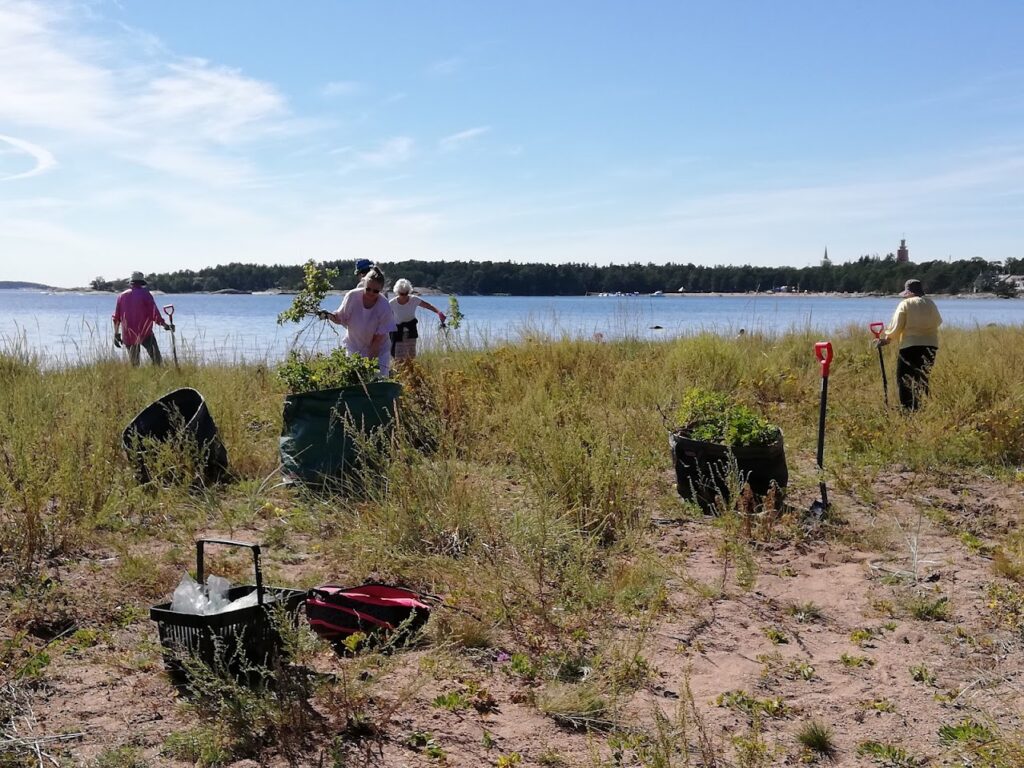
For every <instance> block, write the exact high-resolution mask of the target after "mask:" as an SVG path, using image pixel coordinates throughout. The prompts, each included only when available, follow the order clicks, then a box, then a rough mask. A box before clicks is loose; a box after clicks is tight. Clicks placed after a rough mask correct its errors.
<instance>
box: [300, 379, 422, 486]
mask: <svg viewBox="0 0 1024 768" xmlns="http://www.w3.org/2000/svg"><path fill="white" fill-rule="evenodd" d="M401 393H402V385H401V384H398V383H397V382H393V381H375V382H371V383H369V384H365V385H363V384H358V385H356V386H352V387H342V388H340V389H324V390H321V391H319V392H305V393H303V394H301V395H288V396H287V397H285V399H284V424H283V426H282V428H281V440H280V450H281V464H282V466H283V469H284V473H285V475H288V476H290V477H293V478H295V479H298V480H302V481H304V482H307V483H330V482H332V481H333V482H337V481H342V482H343V483H346V482H353V481H356V480H357V479H358V478H357V477H356V475H357V474H358V471H359V469H360V466H361V462H362V459H363V457H362V456H360V453H361V448H360V444H361V442H362V441H363V440H365V439H366V438H367V437H370V438H372V437H374V436H376V435H380V434H381V430H384V434H385V435H387V434H390V430H391V427H392V425H393V423H394V419H395V407H396V405H397V401H398V396H399V395H400V394H401Z"/></svg>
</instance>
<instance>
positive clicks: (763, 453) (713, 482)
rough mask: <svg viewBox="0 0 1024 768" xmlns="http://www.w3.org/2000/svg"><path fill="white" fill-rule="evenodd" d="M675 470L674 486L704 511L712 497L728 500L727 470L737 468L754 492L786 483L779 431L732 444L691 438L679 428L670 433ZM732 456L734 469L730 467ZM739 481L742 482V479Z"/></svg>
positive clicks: (711, 504) (711, 505)
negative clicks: (755, 441) (763, 440)
mask: <svg viewBox="0 0 1024 768" xmlns="http://www.w3.org/2000/svg"><path fill="white" fill-rule="evenodd" d="M668 440H669V445H670V446H671V447H672V460H673V462H674V464H675V470H676V489H677V490H678V491H679V495H680V496H682V497H683V498H684V499H688V500H690V501H695V502H697V503H698V504H699V505H700V506H701V507H702V508H703V509H704V510H705V511H708V512H710V511H712V510H714V508H715V497H716V496H722V499H723V500H724V501H729V495H730V494H729V486H730V480H732V477H730V473H731V472H732V471H736V472H738V474H739V477H740V479H741V481H742V482H745V483H749V484H750V490H751V491H753V492H754V493H755V494H756V495H757V496H764V495H765V494H767V493H768V491H769V489H770V488H771V486H772V484H773V483H774V484H775V485H776V486H778V488H779V489H784V488H785V487H786V486H787V485H788V484H789V468H788V467H787V466H786V449H785V446H784V445H783V440H782V433H781V432H780V433H779V437H778V439H777V440H776V441H775V442H773V443H769V444H767V445H757V446H749V447H741V446H737V447H732V448H730V447H729V446H725V445H720V444H718V443H709V442H705V441H703V440H693V439H691V438H688V437H685V436H684V435H682V434H681V433H679V432H678V431H676V432H672V433H670V434H669V438H668ZM733 460H735V470H733V469H732V468H731V465H732V461H733ZM741 485H742V483H741Z"/></svg>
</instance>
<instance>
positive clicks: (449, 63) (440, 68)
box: [427, 56, 465, 76]
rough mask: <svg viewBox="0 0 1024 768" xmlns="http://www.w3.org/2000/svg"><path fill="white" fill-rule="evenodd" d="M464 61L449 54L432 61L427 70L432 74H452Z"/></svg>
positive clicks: (460, 67)
mask: <svg viewBox="0 0 1024 768" xmlns="http://www.w3.org/2000/svg"><path fill="white" fill-rule="evenodd" d="M464 63H465V62H464V61H463V60H462V59H461V58H460V57H458V56H451V57H449V58H447V59H440V60H438V61H435V62H433V63H432V64H431V65H430V66H429V67H428V68H427V71H428V72H429V73H430V74H432V75H440V76H445V75H454V74H455V73H456V72H458V71H459V70H460V69H462V66H463V64H464Z"/></svg>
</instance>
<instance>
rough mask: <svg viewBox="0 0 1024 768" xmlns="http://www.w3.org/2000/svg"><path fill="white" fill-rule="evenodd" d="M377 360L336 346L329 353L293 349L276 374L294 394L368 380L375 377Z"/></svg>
mask: <svg viewBox="0 0 1024 768" xmlns="http://www.w3.org/2000/svg"><path fill="white" fill-rule="evenodd" d="M378 366H379V364H378V362H377V360H375V359H374V358H370V357H363V356H362V355H356V354H349V353H348V352H346V351H345V350H344V349H336V350H334V351H333V352H331V353H330V354H329V355H325V354H322V353H320V352H317V353H314V354H308V353H305V352H302V353H300V352H297V351H295V350H292V351H291V352H289V353H288V357H287V358H286V359H285V361H284V362H283V363H281V364H280V365H279V366H278V367H277V378H278V379H279V380H280V381H281V382H282V383H283V384H284V385H285V386H286V387H288V392H290V393H291V394H296V395H297V394H302V393H303V392H317V391H320V390H323V389H336V388H338V387H351V386H355V385H357V384H366V383H368V382H370V381H373V379H374V378H376V376H377V373H378V371H379V368H378Z"/></svg>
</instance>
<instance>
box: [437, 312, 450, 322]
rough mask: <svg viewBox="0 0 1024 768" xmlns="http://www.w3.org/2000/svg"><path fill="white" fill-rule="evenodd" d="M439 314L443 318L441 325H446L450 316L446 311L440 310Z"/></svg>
mask: <svg viewBox="0 0 1024 768" xmlns="http://www.w3.org/2000/svg"><path fill="white" fill-rule="evenodd" d="M437 316H438V317H440V318H441V325H444V324H445V322H446V321H447V320H448V316H447V315H446V314H445V313H444V312H438V313H437Z"/></svg>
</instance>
